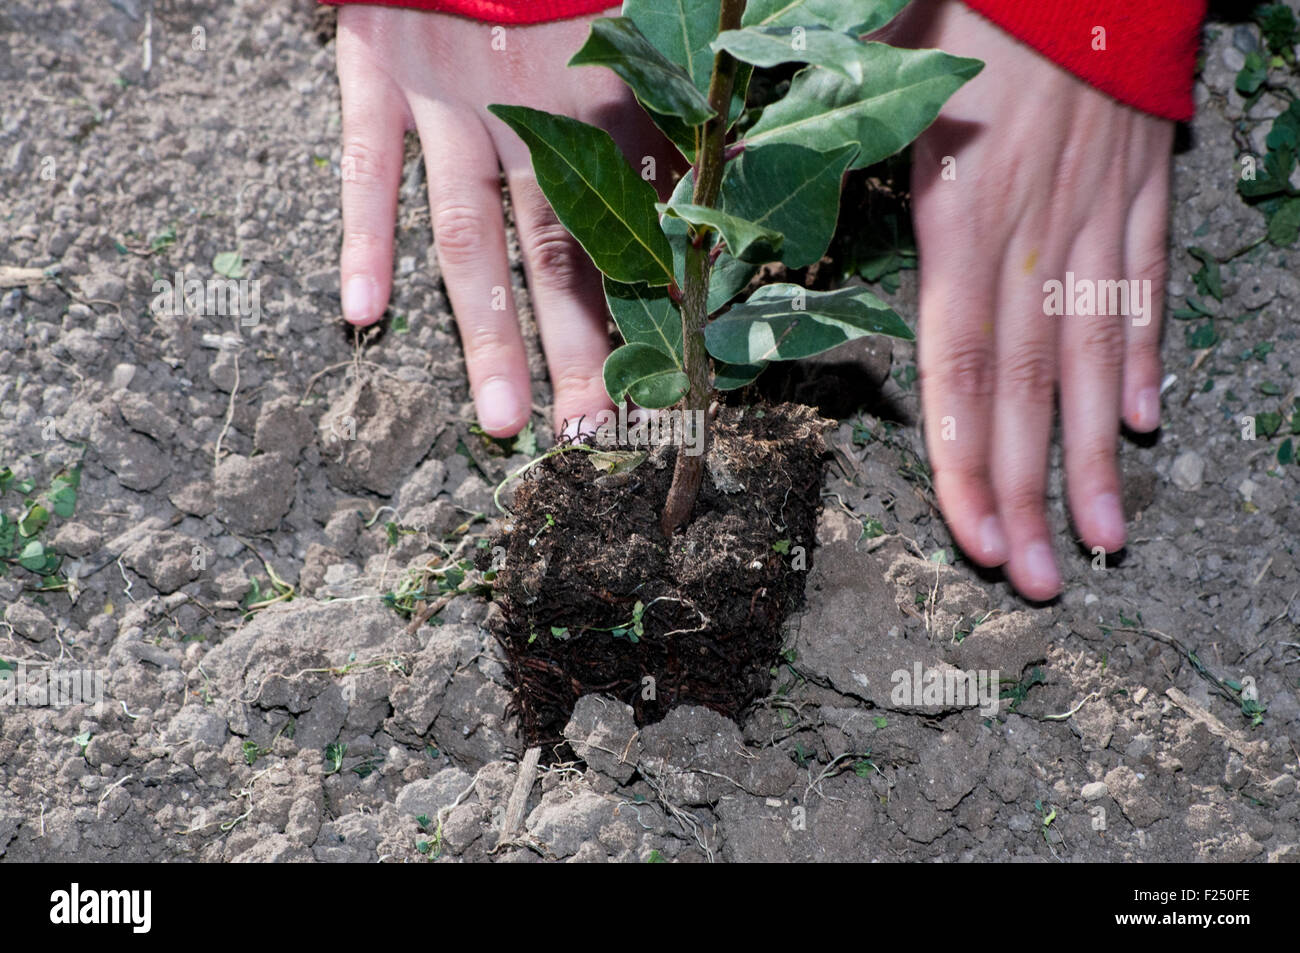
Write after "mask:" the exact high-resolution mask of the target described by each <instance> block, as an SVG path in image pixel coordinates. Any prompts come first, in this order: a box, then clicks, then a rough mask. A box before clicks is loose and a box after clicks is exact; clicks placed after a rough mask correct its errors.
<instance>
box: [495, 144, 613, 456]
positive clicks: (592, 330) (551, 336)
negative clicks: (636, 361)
mask: <svg viewBox="0 0 1300 953" xmlns="http://www.w3.org/2000/svg"><path fill="white" fill-rule="evenodd" d="M496 122H497V121H496V120H494V121H493V123H494V124H493V126H491V127H490V128H492V131H493V136H494V139H496V141H497V143H498V148H499V152H500V154H501V157H502V165H503V166H504V168H505V170H506V181H507V183H508V185H509V187H510V204H511V208H512V209H513V210H514V217H515V227H516V229H517V230H518V232H519V247H520V251H521V252H522V254H523V260H524V271H525V274H526V275H527V278H528V291H529V294H530V296H531V298H532V303H533V317H534V320H536V322H537V330H538V334H539V335H540V337H541V341H542V349H543V351H544V352H545V354H546V363H547V366H548V367H549V368H550V375H551V387H552V389H553V391H554V395H555V411H554V420H553V421H552V423H553V424H554V426H555V429H556V430H557V431H558V430H562V429H563V428H564V426H565V425H566V424H571V423H574V422H576V421H578V420H580V419H582V418H585V419H586V420H587V421H591V420H594V419H595V417H596V415H597V414H598V413H599V412H600V411H602V410H605V409H608V408H610V407H612V406H613V404H612V403H611V401H610V399H609V396H608V395H607V394H606V393H605V383H604V377H603V374H602V370H603V368H604V364H605V358H606V356H608V354H609V316H608V311H607V310H606V307H605V293H604V290H603V288H602V285H601V278H600V272H599V271H597V270H596V267H595V265H593V264H592V262H591V259H590V257H589V256H588V255H587V253H586V251H584V250H583V248H582V246H581V245H579V244H578V242H577V240H576V239H575V238H574V237H573V236H572V235H570V234H569V231H568V229H566V228H565V227H564V226H563V225H561V224H560V222H559V220H558V219H557V218H556V217H555V212H554V211H553V210H552V208H551V206H550V203H549V202H547V201H546V196H545V195H543V194H542V190H541V188H540V187H539V186H538V184H537V179H536V178H535V176H534V175H533V169H532V162H531V160H530V158H529V155H528V150H527V149H526V148H525V146H524V144H523V143H522V142H520V141H519V139H518V137H517V136H515V134H514V133H513V132H511V131H510V130H509V129H508V128H507V127H506V126H505V125H504V124H500V130H499V138H498V130H497V129H496V125H495V124H496Z"/></svg>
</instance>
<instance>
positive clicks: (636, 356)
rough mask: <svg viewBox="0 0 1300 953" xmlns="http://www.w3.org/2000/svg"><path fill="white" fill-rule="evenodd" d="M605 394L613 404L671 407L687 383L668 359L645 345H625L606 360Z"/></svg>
mask: <svg viewBox="0 0 1300 953" xmlns="http://www.w3.org/2000/svg"><path fill="white" fill-rule="evenodd" d="M604 374H605V390H606V392H607V393H608V394H609V397H610V399H611V400H612V401H614V403H616V404H617V403H621V402H622V401H623V399H624V398H625V397H626V398H630V399H631V400H632V402H633V403H635V404H638V405H639V406H641V407H649V408H652V409H660V408H663V407H671V406H672V405H673V404H675V403H677V402H678V401H679V400H681V399H682V395H683V394H685V393H686V391H687V390H689V389H690V381H689V380H687V378H686V375H685V374H684V373H683V372H682V370H681V368H680V367H678V366H677V364H676V363H675V362H674V361H673V359H672V358H671V357H669V356H668V355H667V354H665V353H664V352H663V351H661V350H659V349H658V348H657V347H651V346H650V345H648V344H624V345H623V346H622V347H620V348H618V349H617V350H616V351H615V352H614V353H613V354H611V355H610V356H609V357H608V358H606V359H605V371H604Z"/></svg>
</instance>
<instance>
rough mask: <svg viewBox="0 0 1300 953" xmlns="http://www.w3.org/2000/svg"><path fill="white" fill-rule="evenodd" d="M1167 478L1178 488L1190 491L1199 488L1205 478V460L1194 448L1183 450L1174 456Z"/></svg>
mask: <svg viewBox="0 0 1300 953" xmlns="http://www.w3.org/2000/svg"><path fill="white" fill-rule="evenodd" d="M1169 479H1170V481H1171V482H1172V483H1173V484H1174V486H1176V487H1178V489H1180V490H1186V491H1188V492H1191V491H1193V490H1197V489H1200V486H1201V483H1202V481H1204V479H1205V460H1204V459H1202V458H1201V455H1200V454H1199V453H1197V452H1196V451H1195V450H1184V451H1183V452H1182V453H1180V454H1179V455H1178V456H1177V457H1175V458H1174V463H1173V466H1172V467H1170V468H1169Z"/></svg>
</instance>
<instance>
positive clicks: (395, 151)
mask: <svg viewBox="0 0 1300 953" xmlns="http://www.w3.org/2000/svg"><path fill="white" fill-rule="evenodd" d="M338 73H339V91H340V93H341V96H342V108H343V160H342V179H343V182H342V186H343V198H342V204H343V247H342V250H341V252H340V256H339V288H340V295H341V298H342V304H343V317H344V319H345V320H347V321H349V322H350V323H352V324H357V325H367V324H373V323H374V322H376V321H378V320H379V318H380V316H381V315H383V313H384V309H385V308H387V307H388V296H389V293H390V292H391V290H392V281H393V277H392V276H393V227H394V225H395V224H396V221H397V190H398V186H399V183H400V182H401V177H402V137H403V134H404V132H405V130H406V128H407V126H408V125H409V121H410V113H409V111H408V109H407V107H406V97H405V96H404V95H403V94H402V92H401V90H399V89H398V88H397V87H396V86H395V85H394V84H393V83H392V82H391V81H390V80H389V79H388V77H387V75H386V74H385V73H384V72H383V71H382V70H379V69H376V68H375V64H374V63H373V62H372V61H371V54H370V51H369V49H368V47H367V46H366V43H365V40H364V36H363V35H362V34H359V33H357V32H355V31H352V30H344V29H343V28H342V26H340V29H339V36H338Z"/></svg>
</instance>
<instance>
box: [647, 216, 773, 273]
mask: <svg viewBox="0 0 1300 953" xmlns="http://www.w3.org/2000/svg"><path fill="white" fill-rule="evenodd" d="M658 209H659V211H660V212H663V213H665V214H667V215H672V216H674V217H676V218H680V219H682V220H683V221H686V222H689V223H690V224H692V225H694V226H695V227H696V228H697V229H698V228H709V229H712V230H714V231H716V232H717V233H718V234H719V235H721V236H722V240H723V241H725V242H726V243H727V250H728V251H729V252H731V254H732V255H733V256H735V257H736V258H739V259H740V260H741V261H747V262H751V263H753V264H763V263H765V262H769V261H771V260H772V259H774V258H776V257H777V254H778V253H779V252H780V250H781V245H782V243H783V242H784V241H785V236H784V235H782V234H781V233H780V232H777V231H773V230H772V229H770V228H764V227H762V226H761V225H757V224H755V223H754V222H750V221H747V220H746V219H743V218H737V217H736V216H735V215H728V214H727V213H726V212H723V211H720V210H718V209H716V208H705V207H704V206H703V205H690V204H686V205H660V206H658Z"/></svg>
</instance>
